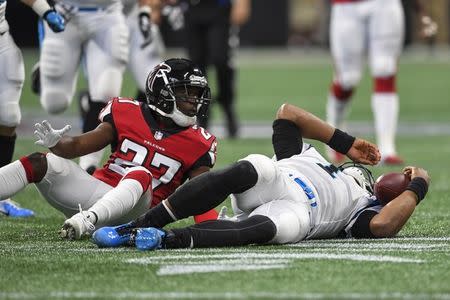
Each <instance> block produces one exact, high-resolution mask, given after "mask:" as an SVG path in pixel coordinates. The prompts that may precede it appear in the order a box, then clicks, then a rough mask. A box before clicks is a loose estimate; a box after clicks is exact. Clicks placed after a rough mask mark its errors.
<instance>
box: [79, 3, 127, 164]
mask: <svg viewBox="0 0 450 300" xmlns="http://www.w3.org/2000/svg"><path fill="white" fill-rule="evenodd" d="M118 8H119V9H120V7H118ZM84 17H85V21H86V23H87V24H90V26H92V27H93V28H97V30H96V32H95V36H94V37H93V39H91V40H90V41H89V42H88V43H87V44H86V46H85V55H86V70H87V78H88V84H89V94H90V96H91V103H90V107H89V109H90V110H92V111H90V112H88V116H89V115H90V116H95V115H98V113H99V112H100V111H101V109H102V108H103V107H104V106H105V105H106V103H107V102H108V101H109V100H111V98H112V97H118V96H120V91H121V87H122V77H123V72H124V71H125V67H126V63H127V60H128V28H127V26H126V24H125V18H124V16H123V15H122V13H121V11H120V10H117V9H116V10H114V11H112V12H108V13H101V14H100V13H99V14H91V15H86V16H84ZM94 122H97V123H96V124H95V123H94V124H92V127H95V126H97V125H98V119H97V118H95V119H94ZM102 157H103V151H98V152H95V153H91V154H88V155H85V156H83V157H81V158H80V166H81V167H82V168H83V169H85V170H86V169H88V168H89V167H91V166H98V165H99V164H100V161H101V159H102Z"/></svg>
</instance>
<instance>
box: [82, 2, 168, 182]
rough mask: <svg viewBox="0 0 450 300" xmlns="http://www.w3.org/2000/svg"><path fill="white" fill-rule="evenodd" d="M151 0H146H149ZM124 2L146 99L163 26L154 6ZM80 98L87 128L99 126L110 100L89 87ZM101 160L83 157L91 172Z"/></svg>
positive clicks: (133, 65)
mask: <svg viewBox="0 0 450 300" xmlns="http://www.w3.org/2000/svg"><path fill="white" fill-rule="evenodd" d="M147 2H148V1H145V3H147ZM122 4H123V13H124V15H125V17H126V24H127V26H128V29H129V57H128V69H129V70H130V71H131V74H132V76H133V78H134V80H135V82H136V85H137V87H138V92H137V95H136V96H135V99H136V100H138V101H144V102H145V99H146V98H145V92H144V91H145V79H146V76H147V74H148V73H149V72H150V71H151V70H152V69H153V67H154V66H156V65H157V64H158V63H159V62H160V61H161V58H162V54H163V52H164V42H163V40H162V38H161V34H160V31H159V26H158V25H156V24H152V22H151V17H150V14H151V9H150V6H148V5H143V3H142V1H141V2H140V3H138V1H136V0H122ZM84 61H86V59H84ZM85 69H86V68H85ZM85 73H86V72H85ZM85 75H86V77H88V76H89V75H88V74H85ZM79 102H80V103H79V104H80V112H81V117H82V120H83V132H88V131H90V130H93V129H95V128H96V127H97V126H98V124H99V120H98V118H97V116H98V114H99V112H100V110H101V109H102V108H103V107H104V106H105V104H106V103H104V102H97V101H95V99H94V100H93V99H92V97H91V95H90V93H89V91H87V90H86V91H81V92H80V93H79ZM100 162H101V155H100V153H98V155H95V154H93V155H89V156H85V157H84V158H81V159H80V165H81V166H82V168H84V169H86V171H87V172H88V173H90V174H92V173H93V172H94V171H95V169H96V168H97V167H98V165H99V164H100Z"/></svg>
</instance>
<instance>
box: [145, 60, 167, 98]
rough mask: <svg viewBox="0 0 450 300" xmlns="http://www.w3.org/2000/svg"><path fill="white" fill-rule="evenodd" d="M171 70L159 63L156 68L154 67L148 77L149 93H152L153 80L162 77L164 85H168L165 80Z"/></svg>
mask: <svg viewBox="0 0 450 300" xmlns="http://www.w3.org/2000/svg"><path fill="white" fill-rule="evenodd" d="M171 70H172V68H171V67H170V66H169V65H167V64H165V63H164V62H162V63H160V64H159V65H158V66H156V67H155V68H154V69H153V71H152V73H151V74H150V76H148V82H147V85H148V88H149V90H150V91H152V92H153V84H154V83H155V79H156V78H158V77H162V78H163V80H164V83H165V84H168V83H169V81H168V80H167V74H168V73H170V71H171Z"/></svg>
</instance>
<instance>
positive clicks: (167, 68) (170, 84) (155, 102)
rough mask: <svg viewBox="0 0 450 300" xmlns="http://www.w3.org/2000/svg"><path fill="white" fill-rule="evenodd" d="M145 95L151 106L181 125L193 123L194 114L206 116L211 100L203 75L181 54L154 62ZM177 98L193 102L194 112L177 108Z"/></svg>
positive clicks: (195, 118) (194, 119)
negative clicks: (189, 113)
mask: <svg viewBox="0 0 450 300" xmlns="http://www.w3.org/2000/svg"><path fill="white" fill-rule="evenodd" d="M145 96H146V98H147V103H148V105H149V106H150V108H151V109H153V110H154V111H156V112H157V113H158V114H160V115H162V116H164V117H168V118H171V119H172V120H173V121H174V122H175V124H177V125H178V126H181V127H188V126H191V125H194V124H195V123H196V121H197V116H199V117H206V116H207V111H208V106H209V103H210V101H211V91H210V89H209V86H208V81H207V80H206V77H205V76H204V75H203V73H202V71H200V69H199V68H198V67H197V66H195V65H194V63H193V62H192V61H190V60H188V59H184V58H171V59H168V60H166V61H163V62H162V63H160V64H159V65H157V66H156V67H155V68H154V69H153V70H152V71H151V72H150V74H149V75H148V77H147V82H146V87H145ZM177 101H189V102H191V103H192V102H194V103H195V104H197V111H196V113H195V114H194V115H187V114H185V113H183V112H181V111H180V110H179V108H178V107H177V105H176V102H177Z"/></svg>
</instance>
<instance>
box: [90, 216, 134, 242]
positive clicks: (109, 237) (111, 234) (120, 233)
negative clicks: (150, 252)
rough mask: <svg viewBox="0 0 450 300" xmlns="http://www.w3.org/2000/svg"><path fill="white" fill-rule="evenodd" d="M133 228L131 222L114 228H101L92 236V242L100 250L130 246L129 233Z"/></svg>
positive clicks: (131, 240) (130, 238)
mask: <svg viewBox="0 0 450 300" xmlns="http://www.w3.org/2000/svg"><path fill="white" fill-rule="evenodd" d="M134 228H135V227H134V225H133V224H132V223H131V222H130V223H127V224H122V225H119V226H114V227H102V228H100V229H98V230H96V231H95V232H94V234H92V242H93V243H94V244H96V245H97V246H98V247H100V248H112V247H120V246H126V245H132V244H133V239H132V235H131V232H132V230H133V229H134Z"/></svg>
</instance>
